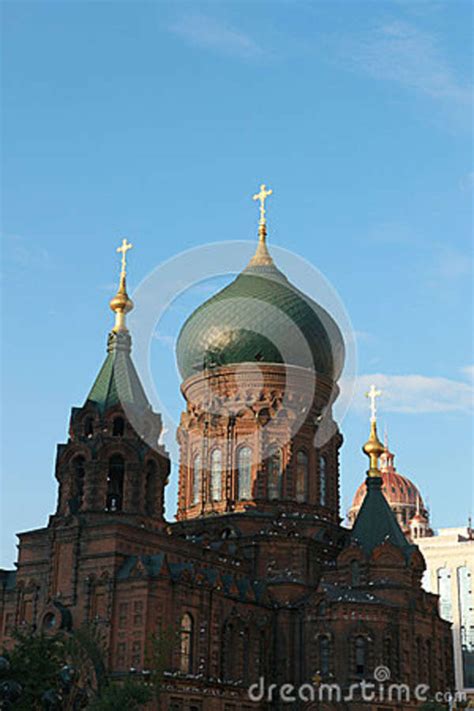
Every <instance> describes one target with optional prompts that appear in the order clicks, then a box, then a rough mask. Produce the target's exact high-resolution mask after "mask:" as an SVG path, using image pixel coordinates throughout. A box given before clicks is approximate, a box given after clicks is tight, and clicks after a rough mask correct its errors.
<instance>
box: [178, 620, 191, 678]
mask: <svg viewBox="0 0 474 711" xmlns="http://www.w3.org/2000/svg"><path fill="white" fill-rule="evenodd" d="M192 664H193V618H192V617H191V615H190V614H189V613H187V612H186V613H185V614H184V615H183V616H182V618H181V628H180V631H179V668H180V670H181V671H182V672H184V673H185V674H190V673H191V670H192Z"/></svg>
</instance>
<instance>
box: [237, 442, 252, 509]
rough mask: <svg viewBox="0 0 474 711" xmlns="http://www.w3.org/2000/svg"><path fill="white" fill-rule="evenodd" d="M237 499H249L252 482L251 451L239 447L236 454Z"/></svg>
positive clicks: (247, 448)
mask: <svg viewBox="0 0 474 711" xmlns="http://www.w3.org/2000/svg"><path fill="white" fill-rule="evenodd" d="M237 471H238V477H239V478H238V483H239V487H238V488H239V499H250V496H251V482H252V450H251V449H250V447H241V448H240V449H239V451H238V454H237Z"/></svg>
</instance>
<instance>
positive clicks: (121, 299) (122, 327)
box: [110, 237, 133, 333]
mask: <svg viewBox="0 0 474 711" xmlns="http://www.w3.org/2000/svg"><path fill="white" fill-rule="evenodd" d="M132 247H133V244H131V243H130V242H127V239H126V238H125V237H124V239H123V240H122V244H121V246H120V247H117V252H119V253H122V264H121V269H120V281H119V288H118V291H117V293H116V294H115V296H114V297H113V299H111V300H110V308H111V309H112V311H114V312H115V326H114V327H113V329H112V330H113V332H114V333H119V332H124V333H127V332H128V329H127V326H126V323H125V316H126V314H128V312H129V311H131V310H132V309H133V301H132V300H131V299H130V297H129V295H128V294H127V252H128V250H129V249H132Z"/></svg>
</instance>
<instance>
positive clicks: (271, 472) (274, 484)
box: [268, 448, 282, 499]
mask: <svg viewBox="0 0 474 711" xmlns="http://www.w3.org/2000/svg"><path fill="white" fill-rule="evenodd" d="M281 480H282V465H281V450H279V449H277V448H274V449H273V451H272V452H271V454H270V456H269V457H268V498H269V499H281V493H282V492H281Z"/></svg>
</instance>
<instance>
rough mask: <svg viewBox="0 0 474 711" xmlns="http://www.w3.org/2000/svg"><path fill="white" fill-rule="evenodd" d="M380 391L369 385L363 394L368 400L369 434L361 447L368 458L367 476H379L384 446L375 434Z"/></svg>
mask: <svg viewBox="0 0 474 711" xmlns="http://www.w3.org/2000/svg"><path fill="white" fill-rule="evenodd" d="M381 394H382V392H381V391H380V390H377V388H376V387H375V385H371V386H370V390H369V391H368V392H367V393H366V394H365V396H366V397H367V398H369V400H370V436H369V439H368V441H367V442H366V443H365V444H364V446H363V447H362V451H363V452H364V453H365V454H367V456H368V457H369V460H370V468H369V471H368V472H367V475H368V476H371V477H372V476H380V469H379V457H380V455H381V454H383V452H384V446H383V444H382V442H381V441H380V440H379V438H378V435H377V398H378V397H380V395H381Z"/></svg>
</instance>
